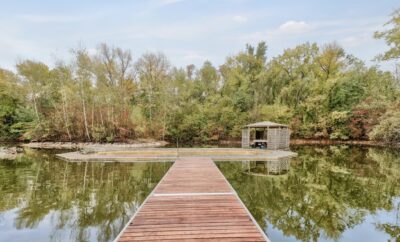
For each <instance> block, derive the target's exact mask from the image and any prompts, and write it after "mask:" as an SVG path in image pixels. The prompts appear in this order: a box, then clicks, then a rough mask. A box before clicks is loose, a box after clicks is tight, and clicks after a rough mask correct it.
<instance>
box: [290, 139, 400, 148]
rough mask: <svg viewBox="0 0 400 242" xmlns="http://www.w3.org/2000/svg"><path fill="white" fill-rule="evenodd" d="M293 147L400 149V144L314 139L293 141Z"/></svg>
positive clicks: (291, 142)
mask: <svg viewBox="0 0 400 242" xmlns="http://www.w3.org/2000/svg"><path fill="white" fill-rule="evenodd" d="M290 144H291V145H358V146H368V147H389V148H400V143H386V142H380V141H372V140H314V139H291V140H290Z"/></svg>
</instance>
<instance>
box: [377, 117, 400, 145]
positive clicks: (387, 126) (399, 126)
mask: <svg viewBox="0 0 400 242" xmlns="http://www.w3.org/2000/svg"><path fill="white" fill-rule="evenodd" d="M370 137H371V138H372V139H373V140H377V141H384V142H400V113H399V112H397V113H394V114H392V115H391V117H387V118H386V117H384V118H383V119H382V121H381V122H380V123H379V124H378V125H376V126H375V127H374V128H373V130H372V131H371V133H370Z"/></svg>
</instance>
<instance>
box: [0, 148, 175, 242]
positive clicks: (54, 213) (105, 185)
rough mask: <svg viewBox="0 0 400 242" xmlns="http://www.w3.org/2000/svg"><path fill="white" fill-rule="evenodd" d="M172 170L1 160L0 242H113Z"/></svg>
mask: <svg viewBox="0 0 400 242" xmlns="http://www.w3.org/2000/svg"><path fill="white" fill-rule="evenodd" d="M170 166H171V163H165V162H160V163H156V162H149V163H115V162H109V163H87V162H82V163H69V162H64V161H61V160H59V159H57V158H56V157H55V156H54V154H53V152H43V151H35V150H31V149H25V154H24V155H23V156H22V157H20V158H19V159H17V160H15V161H5V160H0V241H8V242H12V241H112V240H113V239H114V238H115V237H116V236H117V235H118V233H119V232H120V231H121V230H122V228H123V227H124V226H125V224H126V223H127V222H128V220H129V218H130V217H131V216H132V215H133V214H134V212H135V211H136V209H137V208H138V207H139V206H140V204H141V203H142V202H143V201H144V199H145V198H146V197H147V196H148V194H149V193H150V192H151V191H152V189H153V188H154V186H155V185H156V184H157V183H158V182H159V180H160V179H161V178H162V177H163V175H164V174H165V172H166V171H167V170H168V169H169V167H170Z"/></svg>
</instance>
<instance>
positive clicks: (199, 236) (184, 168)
mask: <svg viewBox="0 0 400 242" xmlns="http://www.w3.org/2000/svg"><path fill="white" fill-rule="evenodd" d="M160 240H162V241H268V238H267V237H266V236H265V234H264V232H263V231H262V230H261V228H260V227H259V226H258V225H257V223H256V222H255V220H254V218H253V217H252V216H251V214H250V213H249V212H248V210H247V209H246V207H245V206H244V205H243V203H242V202H241V201H240V199H239V197H238V196H237V194H236V192H235V191H234V190H233V188H232V186H231V185H230V184H229V183H228V182H227V180H226V179H225V177H224V176H223V175H222V173H221V172H220V171H219V169H218V168H217V167H216V165H215V164H214V162H213V161H212V160H211V159H209V158H180V159H178V160H177V161H175V163H174V165H173V166H172V167H171V168H170V170H169V171H168V172H167V174H166V175H165V176H164V177H163V179H162V180H161V181H160V183H159V184H158V185H157V186H156V188H155V189H154V191H153V192H152V193H151V194H150V195H149V197H148V198H147V199H146V200H145V202H144V203H143V204H142V206H141V207H140V208H139V210H138V211H137V212H136V214H135V215H134V217H132V219H131V220H130V221H129V223H128V224H127V226H126V227H125V228H124V230H123V231H121V233H120V234H119V236H118V237H117V238H116V239H115V241H160Z"/></svg>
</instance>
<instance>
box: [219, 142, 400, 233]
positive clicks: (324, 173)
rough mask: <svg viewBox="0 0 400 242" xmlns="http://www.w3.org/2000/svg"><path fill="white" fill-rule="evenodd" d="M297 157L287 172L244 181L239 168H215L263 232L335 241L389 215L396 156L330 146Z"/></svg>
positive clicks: (395, 189)
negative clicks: (372, 217) (368, 218)
mask: <svg viewBox="0 0 400 242" xmlns="http://www.w3.org/2000/svg"><path fill="white" fill-rule="evenodd" d="M297 152H299V156H298V158H296V159H295V160H294V161H293V162H292V166H291V170H290V171H289V173H288V174H285V175H281V176H267V177H259V176H249V175H246V174H244V173H242V172H241V171H242V169H243V168H242V164H241V163H240V162H236V163H235V162H232V163H223V162H221V163H219V164H218V165H219V167H220V168H221V170H222V171H223V173H224V174H225V175H226V177H227V178H228V180H229V181H230V182H231V183H232V186H233V187H234V188H235V189H236V190H237V191H238V194H239V195H240V197H241V198H242V200H243V201H244V203H245V204H246V206H248V208H249V210H250V211H251V212H252V213H253V215H254V217H255V218H256V219H257V221H258V222H259V223H260V225H261V226H262V227H266V226H267V224H266V221H268V222H269V223H270V224H272V225H273V226H274V227H277V228H278V229H279V230H281V231H282V232H283V233H284V234H285V235H286V236H290V235H292V236H295V237H296V238H297V239H299V240H302V241H318V239H319V238H320V237H321V236H327V237H328V238H331V239H339V238H340V235H341V234H342V232H343V231H345V230H346V229H349V228H352V227H354V226H355V225H357V224H359V223H361V222H362V221H363V219H364V217H365V215H366V214H367V213H375V212H376V211H377V210H379V209H386V210H392V209H393V201H394V198H395V197H396V196H400V189H399V187H397V186H396V184H399V179H400V176H399V172H400V168H399V166H398V164H399V158H398V157H400V156H398V155H399V154H393V153H391V152H390V151H387V150H379V149H372V148H371V149H367V148H365V149H364V148H349V147H333V146H332V147H324V148H315V147H300V148H298V150H297ZM395 157H397V161H396V160H394V159H395ZM396 162H397V166H396V165H394V163H396ZM391 229H392V230H391V231H393V227H391ZM395 229H398V227H397V228H395ZM393 233H394V232H393ZM388 234H391V233H389V232H388Z"/></svg>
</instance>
